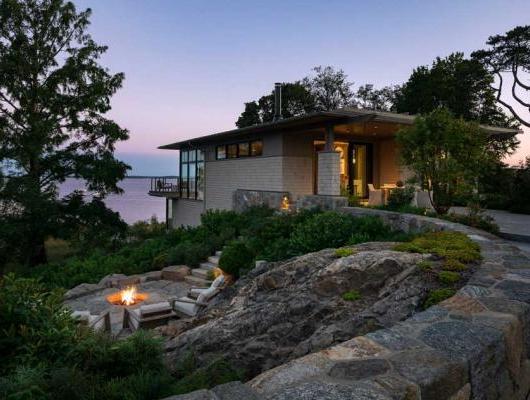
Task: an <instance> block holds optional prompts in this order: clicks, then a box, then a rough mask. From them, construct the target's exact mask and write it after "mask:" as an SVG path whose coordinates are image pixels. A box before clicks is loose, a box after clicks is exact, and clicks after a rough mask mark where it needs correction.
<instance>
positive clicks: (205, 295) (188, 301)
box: [170, 281, 220, 317]
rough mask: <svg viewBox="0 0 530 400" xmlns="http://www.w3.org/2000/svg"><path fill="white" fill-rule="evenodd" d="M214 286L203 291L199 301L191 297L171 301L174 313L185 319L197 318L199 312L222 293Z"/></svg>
mask: <svg viewBox="0 0 530 400" xmlns="http://www.w3.org/2000/svg"><path fill="white" fill-rule="evenodd" d="M214 282H215V281H214ZM212 286H213V283H212ZM212 286H210V287H209V288H207V289H205V290H204V291H202V292H201V293H200V294H199V296H198V297H197V299H192V298H191V297H187V296H186V297H180V298H178V299H173V300H170V301H171V302H172V307H173V311H175V312H176V313H177V314H178V315H182V316H184V317H195V316H196V315H197V314H198V313H199V311H200V310H202V309H203V308H204V307H206V306H207V305H208V302H209V301H210V300H211V299H212V298H213V297H214V296H215V295H216V294H217V293H219V292H220V289H219V288H218V287H212ZM195 290H196V289H195Z"/></svg>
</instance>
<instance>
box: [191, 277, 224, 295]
mask: <svg viewBox="0 0 530 400" xmlns="http://www.w3.org/2000/svg"><path fill="white" fill-rule="evenodd" d="M224 284H225V277H224V275H223V274H221V275H219V276H218V277H217V278H215V279H214V280H213V282H212V284H211V285H210V287H208V288H199V287H192V288H190V290H189V291H188V297H193V298H197V297H198V296H199V295H200V294H201V293H204V292H206V291H207V290H209V289H211V288H214V289H217V290H218V291H220V290H222V288H223V285H224Z"/></svg>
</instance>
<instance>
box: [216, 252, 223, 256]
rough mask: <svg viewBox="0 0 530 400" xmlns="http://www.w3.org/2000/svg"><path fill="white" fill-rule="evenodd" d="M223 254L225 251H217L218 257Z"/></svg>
mask: <svg viewBox="0 0 530 400" xmlns="http://www.w3.org/2000/svg"><path fill="white" fill-rule="evenodd" d="M221 254H223V252H222V251H221V250H219V251H216V252H215V255H216V256H217V257H221Z"/></svg>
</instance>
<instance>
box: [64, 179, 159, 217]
mask: <svg viewBox="0 0 530 400" xmlns="http://www.w3.org/2000/svg"><path fill="white" fill-rule="evenodd" d="M149 185H150V179H149V178H126V179H124V180H123V181H121V182H119V183H118V186H119V187H121V188H122V189H123V193H122V194H121V195H109V196H107V197H106V198H105V200H104V201H105V204H106V205H107V207H109V208H110V209H112V210H114V211H117V212H119V213H120V215H121V217H122V218H123V220H124V221H125V222H127V223H128V224H132V223H134V222H136V221H144V220H148V219H150V218H151V217H152V216H153V215H154V216H156V217H157V218H158V220H159V221H165V218H166V202H165V199H164V198H163V197H153V196H149V195H148V194H147V192H148V191H149V187H150V186H149ZM80 189H85V185H84V182H83V181H82V180H81V179H75V178H68V179H66V181H65V182H64V183H63V184H62V185H61V186H60V187H59V195H60V196H61V197H64V196H66V195H68V194H69V193H71V192H72V191H74V190H80Z"/></svg>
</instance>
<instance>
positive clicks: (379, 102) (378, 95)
mask: <svg viewBox="0 0 530 400" xmlns="http://www.w3.org/2000/svg"><path fill="white" fill-rule="evenodd" d="M401 90H402V87H401V86H400V85H394V86H385V87H383V88H381V89H374V85H372V84H366V85H361V86H359V89H357V92H356V93H355V101H354V102H355V105H356V106H357V107H359V108H362V109H365V110H380V111H395V105H396V101H397V98H398V97H399V95H400V93H401Z"/></svg>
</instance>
